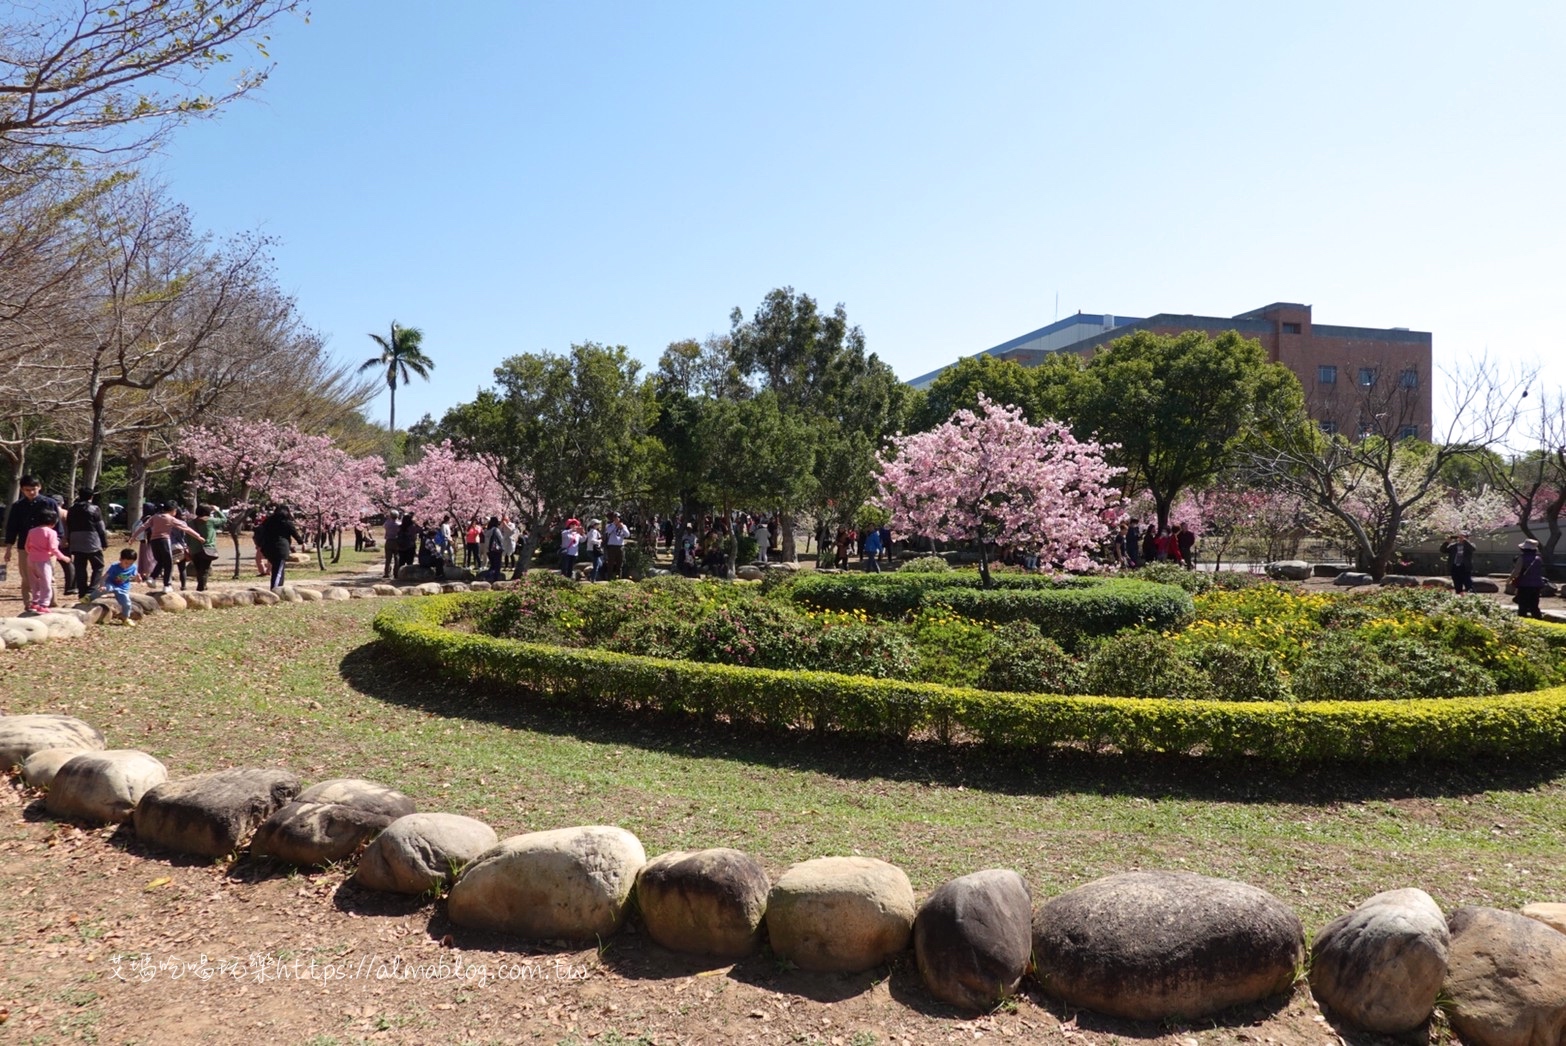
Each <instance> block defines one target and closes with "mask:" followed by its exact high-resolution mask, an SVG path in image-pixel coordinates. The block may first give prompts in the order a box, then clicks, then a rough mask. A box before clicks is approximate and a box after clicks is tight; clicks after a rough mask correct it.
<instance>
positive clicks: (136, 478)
mask: <svg viewBox="0 0 1566 1046" xmlns="http://www.w3.org/2000/svg"><path fill="white" fill-rule="evenodd" d="M126 476H127V479H126V483H125V522H126V523H127V524H128V525H130V526H133V527H134V526H135V525H136V522H137V521H138V520H140V519H141V508H142V505H143V504H144V503H145V502H146V500H147V463H146V462H144V461H142V460H140V459H139V458H135V457H133V458H131V459H130V460H129V461H128V462H126Z"/></svg>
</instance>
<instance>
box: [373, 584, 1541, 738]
mask: <svg viewBox="0 0 1566 1046" xmlns="http://www.w3.org/2000/svg"><path fill="white" fill-rule="evenodd" d="M487 598H491V597H487V596H483V595H477V596H472V595H450V596H430V597H426V598H422V599H412V600H404V601H399V602H398V603H397V604H396V605H394V606H391V607H389V608H388V609H386V610H383V611H382V612H381V613H380V614H378V615H377V616H376V618H375V624H374V627H375V631H376V632H377V633H378V634H379V635H380V637H381V639H382V640H383V641H384V642H386V644H387V645H388V646H389V647H390V648H391V650H392V652H393V653H395V654H397V655H398V656H402V657H407V658H410V659H413V660H416V661H418V662H420V663H422V664H434V665H438V666H439V667H440V668H441V669H442V670H443V671H446V672H450V673H453V674H457V675H463V676H468V677H471V678H476V679H484V680H489V681H492V682H496V683H501V684H505V685H511V686H517V687H520V688H522V689H523V690H524V691H527V692H529V693H532V694H537V695H542V696H549V697H554V698H559V699H564V700H569V701H573V702H583V703H592V704H597V705H606V706H611V707H625V708H645V709H656V710H659V711H663V712H673V713H685V714H691V715H698V716H704V717H711V718H720V717H721V718H723V719H727V720H730V721H735V722H751V723H762V724H766V725H769V726H775V727H786V728H811V729H818V730H835V731H843V732H848V733H855V734H867V735H876V736H883V737H896V738H903V737H907V736H909V735H910V734H914V733H921V732H925V731H933V732H935V733H937V734H938V735H939V736H943V737H958V738H970V739H974V740H978V741H981V742H985V743H988V744H995V745H1001V746H1006V747H1012V748H1033V749H1037V748H1045V747H1048V746H1051V745H1057V744H1077V745H1087V746H1090V747H1093V748H1113V749H1116V750H1119V751H1123V752H1175V753H1184V754H1192V755H1211V756H1238V755H1253V756H1262V757H1268V758H1275V759H1279V760H1286V761H1290V762H1296V761H1305V760H1354V761H1378V762H1387V761H1397V760H1406V759H1414V758H1430V759H1460V758H1471V757H1473V756H1502V755H1512V756H1521V755H1537V754H1544V753H1548V752H1559V751H1561V750H1562V748H1563V747H1566V687H1556V688H1553V689H1550V690H1541V691H1537V692H1534V693H1528V694H1509V695H1502V696H1499V697H1472V698H1463V697H1459V698H1428V699H1416V700H1408V701H1320V702H1301V703H1298V704H1284V703H1279V702H1232V701H1175V700H1163V699H1155V698H1130V697H1080V696H1054V695H1041V694H1008V693H995V692H992V691H985V690H965V689H957V688H953V687H944V686H937V685H934V684H931V683H909V682H901V681H898V680H882V679H870V678H868V677H865V676H845V675H838V674H836V673H831V672H780V671H774V670H770V669H760V668H740V667H736V666H732V665H714V664H703V663H699V662H693V661H670V660H664V659H661V658H652V657H637V656H634V655H630V654H617V653H612V652H609V651H603V650H586V649H573V648H569V647H556V646H546V645H542V644H537V643H523V642H519V641H517V640H511V639H496V638H493V637H490V636H484V635H478V634H475V633H471V632H462V631H456V630H452V629H448V628H446V627H445V626H446V624H447V623H448V622H450V621H454V620H457V619H460V618H462V617H465V616H466V615H467V613H468V608H469V607H471V606H472V605H474V604H475V603H477V602H478V601H480V600H484V599H487Z"/></svg>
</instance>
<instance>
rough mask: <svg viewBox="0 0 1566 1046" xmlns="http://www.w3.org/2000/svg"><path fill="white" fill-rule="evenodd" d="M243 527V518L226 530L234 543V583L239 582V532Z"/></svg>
mask: <svg viewBox="0 0 1566 1046" xmlns="http://www.w3.org/2000/svg"><path fill="white" fill-rule="evenodd" d="M244 525H245V524H244V520H243V518H241V519H240V520H239V521H238V522H236V523H233V524H231V525H230V526H229V527H227V528H226V529H227V530H228V536H229V537H230V538H232V539H233V541H234V578H233V579H234V580H235V581H238V580H239V532H240V531H241V530H242V529H244Z"/></svg>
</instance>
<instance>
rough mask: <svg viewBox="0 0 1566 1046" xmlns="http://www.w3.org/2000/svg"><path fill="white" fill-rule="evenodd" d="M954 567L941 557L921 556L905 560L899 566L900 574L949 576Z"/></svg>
mask: <svg viewBox="0 0 1566 1046" xmlns="http://www.w3.org/2000/svg"><path fill="white" fill-rule="evenodd" d="M951 570H952V565H951V564H950V563H948V562H946V560H945V559H944V558H943V557H941V556H933V555H932V556H919V557H918V558H916V559H908V560H904V561H903V562H902V564H901V565H899V566H898V568H897V572H898V573H899V574H949V573H951Z"/></svg>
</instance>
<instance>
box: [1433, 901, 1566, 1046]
mask: <svg viewBox="0 0 1566 1046" xmlns="http://www.w3.org/2000/svg"><path fill="white" fill-rule="evenodd" d="M1447 922H1448V925H1449V926H1450V927H1451V930H1452V950H1451V953H1450V955H1449V956H1448V958H1447V974H1446V988H1445V991H1446V995H1447V998H1448V999H1449V1000H1450V1005H1449V1006H1448V1007H1447V1008H1446V1010H1447V1016H1448V1018H1449V1019H1450V1020H1451V1022H1452V1029H1453V1030H1454V1031H1456V1032H1457V1034H1458V1035H1460V1036H1462V1039H1463V1041H1464V1042H1466V1043H1469V1044H1470V1046H1546V1044H1558V1043H1563V1042H1566V934H1563V933H1560V932H1559V931H1556V930H1552V929H1550V928H1549V927H1548V926H1546V925H1544V923H1542V922H1539V921H1538V920H1536V919H1530V918H1528V917H1527V916H1525V915H1518V914H1517V913H1516V912H1503V911H1501V910H1499V909H1496V908H1479V907H1472V908H1459V909H1458V910H1457V911H1455V912H1453V913H1452V917H1451V918H1450V919H1449V920H1448V921H1447Z"/></svg>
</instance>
